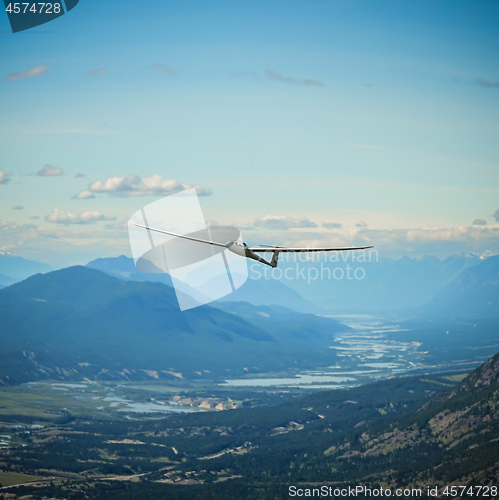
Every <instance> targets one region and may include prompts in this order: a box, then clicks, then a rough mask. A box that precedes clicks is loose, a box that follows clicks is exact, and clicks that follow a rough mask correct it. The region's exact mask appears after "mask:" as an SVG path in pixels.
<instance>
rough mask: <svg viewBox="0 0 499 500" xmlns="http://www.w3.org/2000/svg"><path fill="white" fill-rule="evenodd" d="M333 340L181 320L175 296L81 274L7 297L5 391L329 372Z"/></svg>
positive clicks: (32, 284) (192, 317) (22, 286)
mask: <svg viewBox="0 0 499 500" xmlns="http://www.w3.org/2000/svg"><path fill="white" fill-rule="evenodd" d="M330 325H331V329H334V328H335V327H337V323H336V322H334V321H331V322H330ZM331 340H332V338H331V335H329V336H327V335H325V336H323V337H321V338H313V339H312V340H311V341H310V340H308V339H306V340H303V339H296V338H293V337H290V338H281V339H279V340H276V339H275V338H274V337H273V336H272V335H271V334H270V333H268V332H267V331H266V330H264V329H263V328H259V327H257V326H255V325H254V324H252V323H250V322H247V321H246V320H244V319H242V318H240V317H238V316H237V315H236V314H231V313H227V312H224V311H222V310H219V309H217V308H213V307H209V306H202V307H198V308H195V309H191V310H189V311H184V312H181V311H180V310H179V308H178V304H177V299H176V296H175V292H174V291H173V289H172V288H171V287H168V286H166V285H164V284H162V283H152V282H147V281H145V282H136V281H123V280H119V279H117V278H113V277H111V276H108V275H107V274H105V273H103V272H101V271H97V270H94V269H89V268H86V267H81V266H76V267H71V268H67V269H62V270H59V271H54V272H51V273H47V274H43V275H42V274H38V275H35V276H32V277H31V278H28V279H27V280H25V281H23V282H21V283H17V284H15V285H12V286H10V287H8V288H5V289H2V290H0V342H1V349H0V357H1V363H0V369H1V374H0V379H1V381H2V382H3V383H16V382H21V381H27V380H30V379H33V377H34V373H35V372H36V374H37V375H36V377H35V378H34V379H37V378H47V377H51V376H53V377H55V378H61V377H62V378H64V377H67V378H70V379H71V378H73V377H76V378H80V379H81V378H83V377H88V378H110V379H113V378H120V377H121V378H123V379H133V378H135V376H138V377H139V378H143V377H144V375H143V374H144V373H147V372H150V373H149V374H148V376H149V377H150V378H153V379H156V378H161V377H170V378H171V376H172V375H171V373H172V372H173V373H177V374H181V376H184V377H185V376H187V377H194V378H195V377H201V376H206V373H208V372H209V373H210V374H211V375H210V376H212V377H219V376H221V375H222V374H224V375H225V376H227V375H229V374H233V376H237V375H243V374H246V373H248V372H258V371H272V370H274V371H276V370H279V371H282V370H286V369H287V368H288V367H290V366H293V367H294V369H297V368H299V367H313V366H318V365H322V366H327V365H329V364H331V363H332V362H333V360H334V353H333V352H332V350H331V349H326V348H325V347H326V343H327V342H330V341H331ZM137 373H139V375H136V374H137ZM174 376H175V375H174ZM9 377H10V378H9Z"/></svg>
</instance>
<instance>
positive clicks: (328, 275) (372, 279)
mask: <svg viewBox="0 0 499 500" xmlns="http://www.w3.org/2000/svg"><path fill="white" fill-rule="evenodd" d="M359 255H360V254H359ZM376 255H377V254H374V256H373V259H372V261H371V262H369V259H368V258H367V257H366V259H365V261H364V260H363V259H362V258H360V257H356V258H355V259H353V258H352V256H350V257H349V258H346V260H343V258H341V257H338V256H336V258H335V259H333V260H325V259H324V258H320V257H319V260H318V261H317V260H316V261H306V262H302V261H298V262H296V263H295V262H293V261H292V262H288V263H286V262H285V261H283V262H280V263H279V267H280V268H281V269H282V273H283V274H282V278H281V281H282V282H283V283H285V284H286V285H287V286H289V287H290V288H292V289H293V290H295V291H297V292H298V293H300V294H301V295H302V296H303V297H304V298H305V299H306V300H308V301H309V302H312V303H314V304H317V305H318V306H320V307H322V308H323V309H325V310H326V311H330V312H333V313H338V312H341V313H344V312H350V313H362V314H364V313H373V314H376V313H378V314H380V313H381V314H383V313H392V312H394V311H399V310H405V309H412V308H414V307H416V306H421V305H423V304H425V303H427V302H428V301H429V300H431V299H432V298H433V297H434V296H435V295H436V294H437V293H439V292H440V291H441V290H442V289H443V288H444V287H445V286H446V285H448V284H449V283H451V282H452V281H453V280H454V279H455V278H456V277H457V276H459V274H460V273H461V272H462V271H463V270H465V269H467V268H468V267H472V266H475V265H477V264H480V263H481V262H483V261H482V260H481V259H480V257H479V256H478V255H465V254H457V255H451V256H449V257H447V258H446V259H444V260H440V259H438V258H437V257H435V256H430V255H427V256H425V257H422V258H421V259H413V258H410V257H407V256H404V257H402V258H401V259H399V260H393V259H389V258H384V257H382V256H381V257H379V259H378V258H377V257H376ZM347 266H349V267H350V271H348V272H347V270H346V268H347ZM287 269H289V271H288V274H286V270H287ZM297 269H299V270H303V275H300V276H298V273H297V271H296V270H297ZM323 269H325V270H324V271H323ZM327 269H329V272H327ZM335 269H338V271H337V272H336V274H335ZM355 269H360V270H361V271H358V273H357V276H358V277H359V278H360V279H357V278H355V275H354V272H355ZM309 270H310V273H311V276H312V279H311V280H310V282H308V279H307V278H308V272H309ZM315 272H316V273H317V274H314V273H315ZM286 276H289V277H290V279H286ZM314 276H317V278H316V279H313V277H314ZM335 276H337V277H338V278H339V279H335Z"/></svg>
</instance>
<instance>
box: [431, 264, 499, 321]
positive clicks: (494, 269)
mask: <svg viewBox="0 0 499 500" xmlns="http://www.w3.org/2000/svg"><path fill="white" fill-rule="evenodd" d="M423 312H424V313H426V314H438V315H440V316H443V315H445V316H457V317H463V316H469V317H477V318H499V255H495V256H493V257H489V258H488V259H486V260H484V261H482V262H480V263H479V264H478V265H476V266H473V267H469V268H468V269H466V270H464V271H463V272H462V273H461V274H460V275H459V276H458V277H456V279H454V280H453V281H452V282H451V283H450V284H448V285H447V286H446V287H445V288H443V289H442V290H441V291H440V292H439V293H438V294H437V295H436V296H435V297H434V298H433V299H432V300H431V302H430V303H429V304H428V306H427V307H425V308H423Z"/></svg>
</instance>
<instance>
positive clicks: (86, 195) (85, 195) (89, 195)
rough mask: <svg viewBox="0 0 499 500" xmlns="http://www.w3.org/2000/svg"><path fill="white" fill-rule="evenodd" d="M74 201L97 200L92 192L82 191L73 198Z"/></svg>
mask: <svg viewBox="0 0 499 500" xmlns="http://www.w3.org/2000/svg"><path fill="white" fill-rule="evenodd" d="M72 198H73V199H75V200H88V199H89V198H95V194H94V193H92V192H91V191H87V190H84V191H80V192H79V193H78V194H75V195H74V196H72Z"/></svg>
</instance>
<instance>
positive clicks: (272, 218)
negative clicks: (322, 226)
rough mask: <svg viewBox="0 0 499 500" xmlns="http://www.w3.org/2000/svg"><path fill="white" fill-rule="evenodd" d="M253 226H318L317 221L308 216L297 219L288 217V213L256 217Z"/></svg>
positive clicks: (280, 227)
mask: <svg viewBox="0 0 499 500" xmlns="http://www.w3.org/2000/svg"><path fill="white" fill-rule="evenodd" d="M253 226H255V227H261V228H265V229H282V230H286V229H295V228H312V227H318V226H317V224H316V223H315V222H312V221H310V220H308V219H307V218H306V217H301V218H300V219H296V218H294V217H288V216H287V215H266V216H265V217H261V218H260V219H256V220H255V222H254V223H253Z"/></svg>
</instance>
